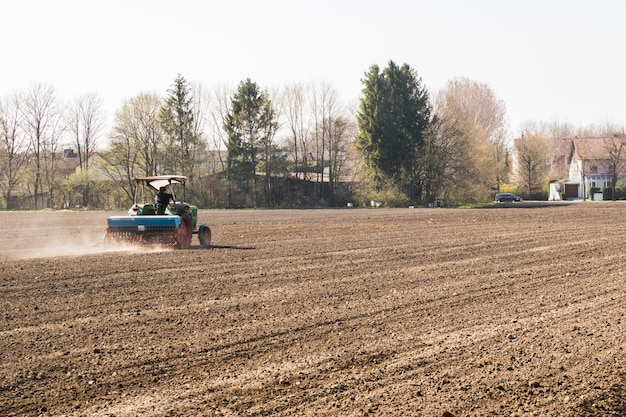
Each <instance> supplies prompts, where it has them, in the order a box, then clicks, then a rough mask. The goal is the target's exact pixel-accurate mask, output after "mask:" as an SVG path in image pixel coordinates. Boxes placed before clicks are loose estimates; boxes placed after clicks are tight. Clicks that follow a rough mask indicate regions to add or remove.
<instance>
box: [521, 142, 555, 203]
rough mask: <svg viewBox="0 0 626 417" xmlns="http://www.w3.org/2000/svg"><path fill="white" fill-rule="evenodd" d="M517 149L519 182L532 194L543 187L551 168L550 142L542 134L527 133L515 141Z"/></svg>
mask: <svg viewBox="0 0 626 417" xmlns="http://www.w3.org/2000/svg"><path fill="white" fill-rule="evenodd" d="M515 151H516V154H517V174H518V182H519V184H520V186H523V187H524V188H526V191H527V193H528V195H529V196H531V195H532V194H533V192H535V191H536V190H540V189H541V188H542V186H543V184H544V182H545V180H546V178H547V174H548V172H549V170H550V162H551V161H550V159H551V156H552V155H551V152H550V146H549V142H548V141H546V139H545V138H544V137H542V136H538V135H534V134H525V135H522V137H521V138H519V139H517V140H516V141H515Z"/></svg>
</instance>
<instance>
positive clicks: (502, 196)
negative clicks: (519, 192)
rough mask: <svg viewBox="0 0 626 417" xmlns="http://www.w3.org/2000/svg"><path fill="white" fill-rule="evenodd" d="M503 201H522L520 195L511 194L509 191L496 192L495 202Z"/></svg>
mask: <svg viewBox="0 0 626 417" xmlns="http://www.w3.org/2000/svg"><path fill="white" fill-rule="evenodd" d="M505 201H522V198H521V197H518V196H516V195H515V194H511V193H499V194H496V202H497V203H502V202H505Z"/></svg>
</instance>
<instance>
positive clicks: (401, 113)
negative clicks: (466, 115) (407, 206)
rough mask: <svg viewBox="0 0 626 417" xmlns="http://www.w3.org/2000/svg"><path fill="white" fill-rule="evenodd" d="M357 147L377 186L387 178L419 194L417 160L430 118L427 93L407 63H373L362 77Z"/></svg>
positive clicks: (413, 195) (407, 191)
mask: <svg viewBox="0 0 626 417" xmlns="http://www.w3.org/2000/svg"><path fill="white" fill-rule="evenodd" d="M364 85H365V87H364V89H363V98H362V99H361V102H360V106H359V113H358V123H359V135H358V137H357V147H358V149H359V151H360V152H361V154H362V156H363V157H364V159H365V161H366V164H367V166H368V167H369V168H370V169H371V170H372V171H373V172H374V174H375V178H376V179H377V180H378V183H379V185H383V184H386V183H388V182H389V181H391V183H392V184H393V185H394V186H397V187H399V188H400V189H401V190H403V191H404V193H405V194H406V196H407V197H408V198H409V199H410V200H416V199H419V198H420V196H421V171H420V167H419V164H418V161H419V160H420V158H419V156H420V152H421V151H422V146H423V144H424V137H425V135H426V132H427V130H428V127H429V124H430V120H431V106H430V103H429V98H428V92H427V91H426V88H425V87H424V86H423V85H422V82H421V79H420V78H418V77H417V74H416V73H415V71H414V70H413V69H411V67H409V66H408V65H407V64H404V65H402V66H401V67H399V66H397V65H396V64H395V63H394V62H393V61H389V64H388V66H387V68H385V69H384V70H383V71H382V72H381V70H380V68H379V67H378V66H377V65H373V66H372V67H371V68H370V71H369V72H368V73H367V74H366V78H365V80H364Z"/></svg>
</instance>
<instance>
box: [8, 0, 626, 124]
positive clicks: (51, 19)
mask: <svg viewBox="0 0 626 417" xmlns="http://www.w3.org/2000/svg"><path fill="white" fill-rule="evenodd" d="M2 3H3V4H2V7H1V9H0V10H1V11H2V14H1V16H2V17H1V18H0V19H1V23H0V45H1V54H2V55H1V56H2V59H1V64H0V97H1V96H5V95H7V94H9V93H12V92H14V91H22V90H27V89H28V87H29V86H30V85H31V83H33V82H40V83H44V84H47V85H52V86H53V87H54V89H55V91H56V93H57V95H58V97H59V98H61V99H64V100H71V99H73V98H75V97H77V96H79V95H81V94H85V93H92V92H95V93H98V94H99V95H100V96H101V97H102V99H103V101H104V104H105V108H106V111H107V113H108V114H109V117H110V118H112V115H113V114H114V112H115V111H116V110H117V109H119V108H120V106H121V105H122V103H123V101H124V100H125V99H128V98H132V97H134V96H136V95H137V94H139V93H142V92H156V93H157V94H159V95H162V96H165V94H166V91H167V89H168V88H169V87H170V86H171V85H172V83H173V81H174V79H175V78H176V76H177V74H181V75H182V76H184V77H185V78H186V79H187V80H188V81H190V82H194V83H195V82H198V83H201V84H203V85H204V86H205V87H206V88H208V89H212V88H214V87H220V86H227V87H232V88H233V89H234V88H235V87H236V86H237V84H238V83H239V82H240V81H242V80H244V79H245V78H248V77H249V78H250V79H251V80H252V81H254V82H256V83H258V84H259V85H260V86H261V87H262V88H268V89H272V88H275V87H282V86H285V85H287V84H291V83H295V82H302V83H308V82H318V81H325V82H328V83H330V85H331V86H333V87H334V88H335V89H336V90H337V91H338V92H339V94H340V97H341V98H342V99H343V100H345V101H346V102H352V101H353V102H355V103H356V101H357V99H358V98H359V97H360V93H361V89H362V82H361V80H362V79H363V76H364V74H365V72H367V71H368V69H369V68H370V67H371V66H372V65H373V64H378V65H380V66H381V67H385V66H386V65H387V63H388V62H389V60H393V61H395V62H396V63H397V64H399V65H400V64H404V63H406V64H408V65H410V66H411V67H412V68H413V69H415V71H416V72H417V74H418V76H420V77H421V78H422V81H423V83H424V85H425V86H426V87H427V88H428V90H429V93H430V94H431V98H434V96H435V94H436V92H437V91H438V90H439V89H440V88H442V87H443V86H445V84H446V83H447V82H448V81H449V80H451V79H453V78H455V77H467V78H469V79H472V80H474V81H477V82H481V83H486V84H488V85H489V86H490V87H491V88H492V90H493V91H494V93H495V94H496V96H498V97H499V98H500V99H502V100H503V101H504V103H505V105H506V108H507V115H508V118H509V122H510V131H511V132H512V134H517V132H519V129H520V125H521V123H522V122H524V121H527V120H534V121H546V122H548V121H555V120H556V121H561V122H568V123H571V124H572V125H574V126H577V127H578V126H586V125H590V124H604V123H606V122H611V123H613V124H617V125H619V126H626V79H625V78H624V77H625V76H626V65H625V64H626V58H625V56H624V54H625V52H626V51H625V49H626V48H625V47H626V2H624V1H621V0H593V1H580V0H579V1H560V0H559V1H557V0H541V1H536V0H530V1H529V0H526V1H506V0H493V1H492V0H449V1H445V0H443V1H441V0H430V1H422V0H384V1H373V0H318V1H298V0H291V1H289V0H256V1H255V0H239V1H238V0H207V1H201V0H178V1H164V0H74V1H73V0H19V1H18V0H13V1H11V0H2Z"/></svg>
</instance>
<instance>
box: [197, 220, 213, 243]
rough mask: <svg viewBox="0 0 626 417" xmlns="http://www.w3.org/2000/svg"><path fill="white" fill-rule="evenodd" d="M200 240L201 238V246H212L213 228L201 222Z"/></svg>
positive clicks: (199, 228) (199, 229)
mask: <svg viewBox="0 0 626 417" xmlns="http://www.w3.org/2000/svg"><path fill="white" fill-rule="evenodd" d="M198 240H200V246H202V247H203V248H208V247H209V246H211V229H210V228H209V226H206V225H204V224H201V225H200V227H198Z"/></svg>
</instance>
